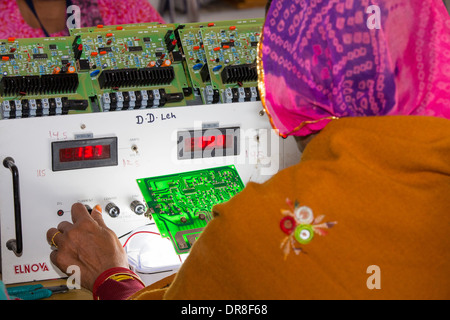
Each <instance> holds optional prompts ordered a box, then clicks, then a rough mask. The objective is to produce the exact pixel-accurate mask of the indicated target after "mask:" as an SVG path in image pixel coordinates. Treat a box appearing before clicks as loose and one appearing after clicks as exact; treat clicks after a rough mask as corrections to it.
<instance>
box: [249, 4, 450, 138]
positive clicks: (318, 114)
mask: <svg viewBox="0 0 450 320" xmlns="http://www.w3.org/2000/svg"><path fill="white" fill-rule="evenodd" d="M258 60H259V61H258V72H259V76H260V77H259V89H260V93H261V97H262V100H263V104H264V106H265V109H266V112H267V114H268V116H269V118H270V120H271V122H272V125H273V126H274V128H276V129H277V130H278V131H279V133H280V134H282V135H296V136H306V135H309V134H311V133H315V132H318V131H320V130H321V129H323V128H324V127H325V126H326V124H327V123H329V122H330V121H332V119H336V118H341V117H351V116H354V117H357V116H377V115H426V116H436V117H443V118H450V17H449V14H448V12H447V10H446V8H445V6H444V4H443V2H442V0H371V1H369V0H329V1H325V0H273V2H272V4H271V6H270V9H269V11H268V13H267V18H266V22H265V25H264V29H263V40H262V41H261V44H260V48H259V59H258Z"/></svg>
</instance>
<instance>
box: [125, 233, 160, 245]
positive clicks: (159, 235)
mask: <svg viewBox="0 0 450 320" xmlns="http://www.w3.org/2000/svg"><path fill="white" fill-rule="evenodd" d="M139 233H151V234H156V235H157V236H160V235H161V234H159V233H157V232H152V231H138V232H135V233H133V234H132V235H131V236H129V237H128V239H127V241H125V243H124V244H123V247H124V248H125V246H126V245H127V243H128V240H130V239H131V237H133V236H135V235H137V234H139Z"/></svg>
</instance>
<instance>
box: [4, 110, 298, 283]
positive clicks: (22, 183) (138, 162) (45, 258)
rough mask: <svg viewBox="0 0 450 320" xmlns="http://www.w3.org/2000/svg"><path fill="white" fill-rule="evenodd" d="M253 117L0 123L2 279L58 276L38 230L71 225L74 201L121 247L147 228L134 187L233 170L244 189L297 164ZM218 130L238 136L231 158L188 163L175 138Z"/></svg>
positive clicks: (99, 116)
mask: <svg viewBox="0 0 450 320" xmlns="http://www.w3.org/2000/svg"><path fill="white" fill-rule="evenodd" d="M261 109H262V108H261V104H260V103H258V102H254V103H253V102H247V103H234V104H218V105H206V106H204V105H202V106H189V107H176V108H160V109H146V110H131V111H120V112H110V113H92V114H82V115H81V114H80V115H68V116H52V117H42V118H27V119H14V120H2V121H0V161H1V162H7V161H8V160H9V161H11V160H12V161H13V163H14V166H15V169H14V170H13V169H11V168H7V167H5V166H4V165H2V166H1V167H0V215H1V263H2V277H3V281H4V282H5V283H7V284H8V283H17V282H25V281H33V280H44V279H51V278H59V277H64V276H65V274H64V273H62V272H61V270H58V269H57V268H56V267H55V266H54V265H52V263H51V262H50V259H49V255H50V252H51V248H50V245H49V244H48V243H47V240H46V231H47V230H48V229H49V228H51V227H56V226H57V225H58V224H59V223H60V222H61V221H64V220H68V221H70V220H71V217H70V208H71V206H72V204H73V203H75V202H81V203H83V204H85V205H86V206H89V207H91V208H93V207H94V206H95V205H97V204H100V205H101V206H102V208H103V217H104V220H105V222H106V224H107V225H108V227H110V228H111V229H112V230H113V231H114V232H115V233H116V234H117V236H119V237H121V240H122V239H126V238H127V237H126V235H127V234H129V233H130V232H133V230H136V229H137V228H141V227H143V226H146V225H148V224H149V223H151V221H150V220H149V218H148V217H146V216H145V214H143V212H144V211H145V210H146V208H145V202H144V200H143V197H142V195H141V193H140V191H139V188H138V185H137V182H136V180H137V179H140V178H146V177H152V176H161V175H165V174H172V173H177V172H185V171H193V170H199V169H206V168H211V167H218V166H223V165H232V164H233V165H235V167H236V169H237V171H238V172H239V174H240V176H241V178H242V181H243V182H244V183H247V182H248V181H255V182H263V181H265V180H267V179H268V178H270V177H271V176H272V175H273V174H275V173H276V172H278V171H279V170H280V169H283V168H284V167H287V166H289V165H292V164H295V163H296V162H298V160H299V157H300V154H299V152H298V151H297V149H296V147H295V143H294V141H293V140H291V139H286V140H283V139H281V138H279V137H278V136H276V135H275V134H274V133H273V131H272V130H270V124H269V121H268V120H267V117H266V116H265V115H261V113H260V112H261ZM226 128H233V130H234V131H233V132H232V134H237V136H238V140H236V145H233V148H229V149H230V150H231V149H233V151H230V152H228V151H227V152H219V151H223V150H219V149H220V148H219V149H217V150H215V151H212V149H214V148H212V149H211V148H207V149H206V150H200V151H202V152H196V153H195V155H194V153H192V156H186V151H189V150H185V148H186V147H187V146H189V143H186V141H184V140H180V139H181V138H180V136H183V137H184V138H186V132H188V133H189V132H191V133H195V134H197V133H201V134H206V135H208V136H213V135H214V132H223V129H226ZM220 130H222V131H220ZM205 132H206V133H205ZM208 132H209V133H208ZM180 133H182V134H181V135H180ZM192 138H195V137H192ZM197 138H198V137H197ZM187 139H189V134H188V137H187ZM192 141H195V140H192ZM200 141H202V140H200ZM206 143H208V140H207V139H206ZM197 151H198V150H197ZM5 159H6V161H5ZM14 171H16V172H14ZM17 173H18V174H17ZM15 189H16V190H15ZM143 205H144V207H142V206H143ZM18 207H19V208H18ZM18 211H19V212H18ZM19 213H20V216H19V217H18V214H19ZM19 229H20V230H19ZM18 233H19V234H18ZM18 238H21V239H18ZM19 240H21V241H20V242H21V243H22V246H21V247H22V248H20V249H21V250H19V251H21V252H20V253H18V252H14V250H16V251H17V244H18V243H17V242H18V241H19ZM133 250H134V251H133V252H136V249H133ZM158 254H160V252H159V253H158ZM172 254H173V252H168V255H172ZM147 258H148V257H147ZM135 259H136V258H135ZM169 260H170V259H169ZM158 268H159V269H158V272H161V270H162V271H164V266H161V265H159V266H158ZM172 269H173V264H171V263H169V265H168V266H167V272H170V271H172ZM148 282H152V281H151V280H149V281H148Z"/></svg>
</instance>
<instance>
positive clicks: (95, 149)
mask: <svg viewBox="0 0 450 320" xmlns="http://www.w3.org/2000/svg"><path fill="white" fill-rule="evenodd" d="M110 158H111V146H110V145H108V144H105V145H101V144H97V145H94V146H85V147H75V148H64V149H60V150H59V161H60V162H71V161H89V160H100V159H110Z"/></svg>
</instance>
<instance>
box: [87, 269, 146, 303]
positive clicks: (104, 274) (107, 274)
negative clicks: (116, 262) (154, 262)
mask: <svg viewBox="0 0 450 320" xmlns="http://www.w3.org/2000/svg"><path fill="white" fill-rule="evenodd" d="M117 274H123V275H129V276H131V277H133V278H134V279H136V280H138V281H139V282H140V283H141V284H142V285H143V286H144V287H145V284H144V283H143V282H142V280H141V279H140V278H139V276H138V275H137V274H135V273H134V272H133V271H131V270H130V269H128V268H123V267H116V268H111V269H108V270H106V271H104V272H102V273H101V274H100V275H99V276H98V277H97V279H96V280H95V282H94V287H93V289H92V295H93V298H94V300H98V299H99V298H98V296H97V290H98V288H99V287H100V286H101V285H102V284H103V283H104V282H105V281H106V280H108V279H109V278H110V277H112V276H114V275H117Z"/></svg>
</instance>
